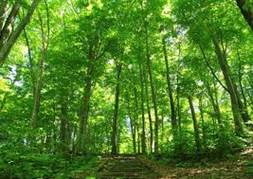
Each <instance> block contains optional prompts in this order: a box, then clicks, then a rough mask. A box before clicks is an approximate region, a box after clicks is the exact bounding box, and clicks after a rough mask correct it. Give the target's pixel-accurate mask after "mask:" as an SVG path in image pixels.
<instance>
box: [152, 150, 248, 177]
mask: <svg viewBox="0 0 253 179" xmlns="http://www.w3.org/2000/svg"><path fill="white" fill-rule="evenodd" d="M155 169H156V171H159V173H161V174H162V176H163V177H162V178H177V179H178V178H179V179H184V178H194V179H202V178H203V179H208V178H211V179H250V178H253V147H250V148H247V149H245V150H244V151H242V152H240V153H237V154H234V155H233V156H230V157H229V158H227V159H222V160H221V159H220V160H218V161H212V162H210V161H208V160H206V161H204V160H203V161H201V162H195V163H192V162H186V163H180V164H171V165H166V166H165V165H156V166H155Z"/></svg>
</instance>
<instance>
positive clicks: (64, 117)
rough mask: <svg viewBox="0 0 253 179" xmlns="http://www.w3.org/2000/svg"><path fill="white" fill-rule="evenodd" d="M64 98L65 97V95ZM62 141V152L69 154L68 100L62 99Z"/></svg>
mask: <svg viewBox="0 0 253 179" xmlns="http://www.w3.org/2000/svg"><path fill="white" fill-rule="evenodd" d="M63 98H64V97H63ZM60 111H61V114H60V141H61V152H62V153H63V154H67V152H68V145H67V127H68V125H67V119H68V117H67V115H68V114H67V113H68V112H67V102H66V101H64V99H62V102H61V107H60Z"/></svg>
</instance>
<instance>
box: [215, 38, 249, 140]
mask: <svg viewBox="0 0 253 179" xmlns="http://www.w3.org/2000/svg"><path fill="white" fill-rule="evenodd" d="M213 44H214V47H215V53H216V56H217V60H218V63H219V65H220V68H221V71H222V73H223V76H224V79H225V82H226V87H227V89H228V90H229V95H230V100H231V106H232V112H233V118H234V125H235V132H236V134H237V135H241V134H242V133H243V126H242V123H241V119H244V121H245V122H246V121H247V120H248V119H247V118H245V115H244V109H243V108H242V106H241V105H240V103H241V99H240V98H239V95H238V94H239V93H238V90H237V86H236V85H235V83H234V81H233V79H232V77H231V72H230V68H229V65H228V62H227V58H226V54H225V52H223V51H222V49H221V47H220V45H219V44H218V42H217V40H215V39H213Z"/></svg>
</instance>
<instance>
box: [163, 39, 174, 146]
mask: <svg viewBox="0 0 253 179" xmlns="http://www.w3.org/2000/svg"><path fill="white" fill-rule="evenodd" d="M162 42H163V54H164V60H165V66H166V79H167V88H168V95H169V99H170V113H171V126H172V134H173V139H175V137H176V136H177V116H176V109H175V102H174V97H173V91H172V86H171V80H170V69H169V62H168V55H167V49H166V42H165V39H164V38H163V40H162ZM174 142H176V141H174Z"/></svg>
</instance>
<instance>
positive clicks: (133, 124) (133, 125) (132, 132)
mask: <svg viewBox="0 0 253 179" xmlns="http://www.w3.org/2000/svg"><path fill="white" fill-rule="evenodd" d="M126 99H127V108H128V117H129V119H130V127H131V135H132V143H133V152H134V153H135V154H136V130H135V128H136V127H135V122H134V119H133V116H132V113H131V106H130V98H129V94H128V93H127V96H126Z"/></svg>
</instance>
